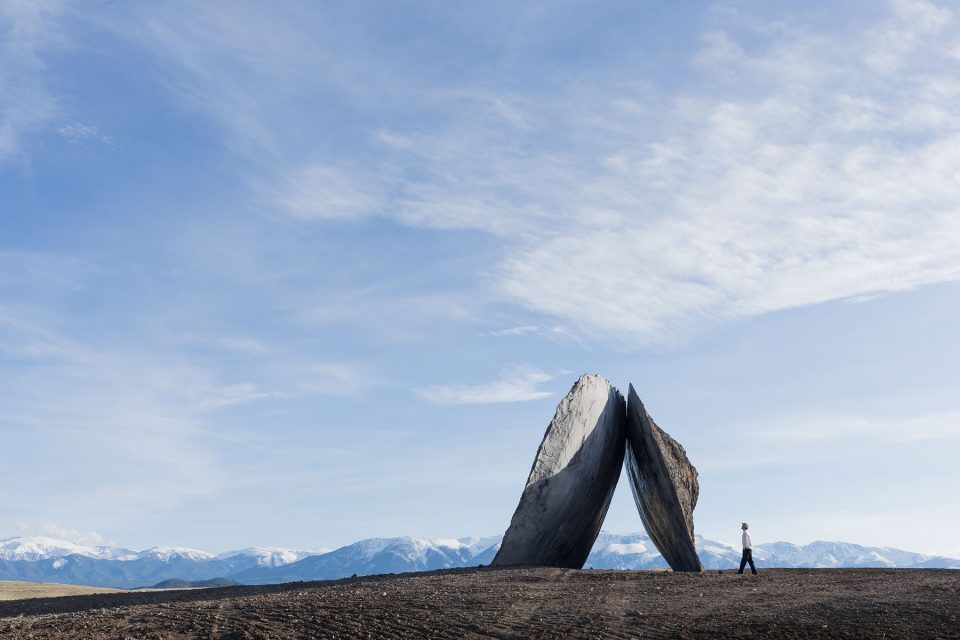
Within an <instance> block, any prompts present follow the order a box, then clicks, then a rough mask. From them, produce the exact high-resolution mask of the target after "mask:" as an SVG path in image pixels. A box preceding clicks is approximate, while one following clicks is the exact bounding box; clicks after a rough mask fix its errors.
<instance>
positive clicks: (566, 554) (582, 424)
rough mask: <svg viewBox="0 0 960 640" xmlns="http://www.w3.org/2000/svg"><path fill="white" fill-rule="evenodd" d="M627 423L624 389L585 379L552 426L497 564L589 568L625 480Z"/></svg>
mask: <svg viewBox="0 0 960 640" xmlns="http://www.w3.org/2000/svg"><path fill="white" fill-rule="evenodd" d="M625 425H626V406H625V403H624V400H623V396H622V395H620V392H619V391H617V390H616V389H614V388H613V387H611V386H610V383H609V382H607V381H606V380H605V379H603V378H602V377H600V376H597V375H584V376H581V378H580V379H579V380H578V381H577V382H576V384H574V385H573V388H572V389H571V390H570V393H569V394H567V396H566V397H565V398H564V399H563V400H562V401H561V402H560V404H559V405H558V406H557V411H556V414H555V415H554V416H553V420H552V421H551V422H550V425H549V426H548V427H547V432H546V434H545V435H544V437H543V442H542V443H541V444H540V448H539V449H538V450H537V457H536V458H535V459H534V461H533V468H532V469H531V471H530V476H529V478H528V479H527V484H526V486H525V488H524V490H523V495H522V496H521V498H520V504H519V505H518V506H517V510H516V511H515V512H514V514H513V519H512V520H511V521H510V527H509V528H508V529H507V532H506V534H504V536H503V542H502V544H501V546H500V550H499V552H497V555H496V557H495V558H494V560H493V565H494V566H511V565H537V566H549V567H568V568H575V569H579V568H580V567H582V566H583V563H584V562H586V560H587V556H588V555H589V554H590V549H591V548H592V547H593V543H594V542H595V541H596V539H597V535H598V534H599V533H600V525H601V524H603V519H604V517H605V516H606V514H607V509H608V508H609V507H610V499H611V498H612V497H613V491H614V489H615V488H616V486H617V480H618V479H619V478H620V469H621V467H622V465H623V455H624V448H625V444H626V427H625Z"/></svg>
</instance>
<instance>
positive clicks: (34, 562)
mask: <svg viewBox="0 0 960 640" xmlns="http://www.w3.org/2000/svg"><path fill="white" fill-rule="evenodd" d="M696 541H697V549H698V551H699V554H700V559H701V561H702V562H703V565H704V568H706V569H724V568H730V567H733V566H736V565H737V564H738V562H739V559H740V551H739V549H736V548H733V547H731V546H729V545H726V544H723V543H721V542H716V541H713V540H707V539H706V538H703V537H701V536H697V540H696ZM499 545H500V536H490V537H469V538H409V537H404V538H371V539H368V540H361V541H359V542H355V543H353V544H351V545H347V546H345V547H340V548H339V549H335V550H333V551H329V550H326V549H315V550H310V551H298V550H293V549H283V548H274V547H250V548H248V549H241V550H238V551H230V552H227V553H221V554H219V555H214V554H211V553H207V552H205V551H197V550H195V549H185V548H180V547H153V548H151V549H146V550H144V551H132V550H130V549H123V548H119V547H109V546H96V547H92V546H85V545H80V544H76V543H73V542H70V541H67V540H60V539H56V538H50V537H43V536H37V537H21V538H6V539H0V580H26V581H37V582H63V583H73V584H84V585H92V586H104V587H107V586H109V587H119V588H136V587H144V586H150V585H153V584H157V583H159V582H162V581H164V580H170V579H174V578H179V579H183V580H187V581H200V580H209V579H212V578H230V579H232V580H236V581H237V582H241V583H244V584H268V583H275V582H290V581H295V580H328V579H334V578H343V577H347V576H351V575H354V574H356V575H371V574H377V573H401V572H406V571H430V570H434V569H445V568H454V567H465V566H476V565H481V564H489V563H490V561H491V560H493V557H494V555H496V552H497V549H498V548H499ZM753 555H754V558H755V559H756V560H757V564H758V566H759V567H760V568H763V567H768V568H771V567H816V568H823V567H829V568H833V567H886V568H894V567H898V568H906V567H927V568H935V567H937V568H951V569H960V559H955V558H947V557H943V556H929V555H925V554H921V553H912V552H909V551H901V550H899V549H892V548H888V547H864V546H861V545H857V544H851V543H848V542H813V543H810V544H807V545H802V546H799V545H795V544H791V543H789V542H774V543H770V544H759V545H756V547H755V548H754V554H753ZM584 566H585V567H587V568H594V569H658V568H665V567H666V566H667V565H666V563H665V562H664V560H663V558H662V557H661V556H660V554H659V553H658V552H657V550H656V547H654V546H653V543H652V542H651V541H650V538H649V537H647V535H646V534H642V533H627V534H615V533H607V532H601V534H600V536H599V537H598V538H597V541H596V543H595V544H594V547H593V550H592V551H591V553H590V557H589V558H588V559H587V562H586V564H585V565H584Z"/></svg>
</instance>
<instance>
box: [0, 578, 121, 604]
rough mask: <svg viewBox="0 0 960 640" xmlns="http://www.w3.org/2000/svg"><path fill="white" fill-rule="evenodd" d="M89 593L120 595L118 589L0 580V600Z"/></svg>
mask: <svg viewBox="0 0 960 640" xmlns="http://www.w3.org/2000/svg"><path fill="white" fill-rule="evenodd" d="M91 593H121V591H120V589H102V588H100V587H82V586H79V585H74V584H56V583H53V582H9V581H5V580H0V600H22V599H24V598H58V597H61V596H82V595H87V594H91Z"/></svg>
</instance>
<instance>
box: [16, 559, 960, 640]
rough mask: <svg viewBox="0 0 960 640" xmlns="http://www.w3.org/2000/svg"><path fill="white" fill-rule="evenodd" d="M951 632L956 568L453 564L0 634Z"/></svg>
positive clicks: (76, 618)
mask: <svg viewBox="0 0 960 640" xmlns="http://www.w3.org/2000/svg"><path fill="white" fill-rule="evenodd" d="M716 637H723V638H742V637H774V638H882V637H889V638H960V571H956V570H953V571H951V570H937V569H916V570H914V569H893V570H885V569H810V570H805V569H779V570H778V569H771V570H767V571H762V572H761V574H760V575H759V576H751V575H749V574H748V575H742V576H740V575H736V574H734V573H733V572H732V571H724V572H723V573H722V574H721V573H718V572H717V571H710V572H705V573H702V574H675V573H670V572H652V571H651V572H647V571H593V570H591V571H574V570H565V569H543V568H528V569H498V570H494V569H487V568H483V569H461V570H450V571H437V572H430V573H420V574H401V575H397V576H375V577H367V578H356V579H350V580H340V581H333V582H299V583H291V584H286V585H271V586H265V587H230V588H224V589H202V590H192V591H163V592H149V593H124V594H100V595H90V596H74V597H66V598H47V599H32V600H21V601H11V602H0V638H4V639H5V640H6V639H10V640H20V639H23V638H31V639H33V640H41V639H43V638H78V639H79V638H83V639H94V640H96V639H100V638H109V639H110V640H120V639H126V638H129V639H133V638H137V639H147V640H154V639H160V638H164V639H173V638H177V639H179V638H219V639H223V640H230V639H254V638H257V639H259V638H263V639H266V638H716Z"/></svg>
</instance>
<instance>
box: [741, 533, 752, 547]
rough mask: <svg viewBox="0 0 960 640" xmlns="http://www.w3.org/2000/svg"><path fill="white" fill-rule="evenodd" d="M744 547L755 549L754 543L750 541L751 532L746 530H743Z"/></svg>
mask: <svg viewBox="0 0 960 640" xmlns="http://www.w3.org/2000/svg"><path fill="white" fill-rule="evenodd" d="M743 548H744V549H753V543H752V542H750V534H749V533H747V532H746V531H744V532H743Z"/></svg>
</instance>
